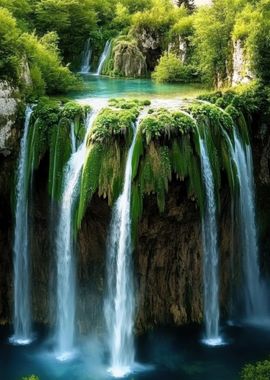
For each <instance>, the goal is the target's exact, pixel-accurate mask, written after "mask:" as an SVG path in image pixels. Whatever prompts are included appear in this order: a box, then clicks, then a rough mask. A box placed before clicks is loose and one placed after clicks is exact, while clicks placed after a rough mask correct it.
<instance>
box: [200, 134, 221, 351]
mask: <svg viewBox="0 0 270 380" xmlns="http://www.w3.org/2000/svg"><path fill="white" fill-rule="evenodd" d="M200 151H201V170H202V178H203V183H204V188H205V208H204V215H203V220H202V232H203V256H204V257H203V283H204V320H205V329H206V331H205V337H204V342H205V343H206V344H208V345H211V346H216V345H219V344H222V339H221V337H220V335H219V273H218V270H219V257H218V255H219V253H218V246H217V239H218V232H217V220H216V212H217V210H216V201H215V184H214V177H213V171H212V167H211V163H210V159H209V155H208V150H207V146H206V141H205V140H203V139H201V138H200Z"/></svg>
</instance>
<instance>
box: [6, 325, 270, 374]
mask: <svg viewBox="0 0 270 380" xmlns="http://www.w3.org/2000/svg"><path fill="white" fill-rule="evenodd" d="M42 335H43V334H42V333H40V337H39V339H37V340H36V341H35V342H34V343H33V344H32V345H31V346H28V347H14V346H10V345H9V344H8V337H9V331H7V330H4V329H2V330H1V329H0V338H1V343H0V368H1V370H0V379H1V380H19V379H21V377H22V376H26V375H31V374H36V375H38V376H39V377H40V380H103V379H110V376H109V374H108V373H107V364H106V362H107V359H106V353H105V352H104V350H103V344H102V342H101V341H99V340H98V339H96V338H93V337H85V339H84V340H83V341H81V342H80V343H79V347H80V351H79V350H78V357H77V358H76V359H74V360H73V361H71V362H63V363H61V362H58V361H57V360H56V359H55V358H54V355H53V353H52V352H51V351H50V342H49V341H48V340H46V339H45V338H44V337H42ZM44 335H45V336H46V334H44ZM224 337H225V340H227V342H228V344H227V345H224V346H220V347H216V348H211V347H207V346H205V345H203V344H202V343H201V342H200V338H201V335H200V330H199V329H198V328H196V327H193V328H192V327H190V328H186V329H184V328H181V329H175V330H158V331H155V332H151V333H149V334H147V335H145V336H143V337H140V338H139V339H138V341H137V344H136V346H137V361H138V363H140V364H139V365H138V367H137V368H136V371H137V372H136V371H135V372H134V373H133V374H131V375H130V376H129V377H128V378H127V379H128V380H180V379H181V380H238V379H239V373H240V370H241V368H242V367H243V365H244V364H245V363H247V362H252V361H254V360H259V359H267V358H268V357H269V353H270V331H264V330H258V329H253V328H240V327H230V328H226V329H225V331H224ZM254 380H255V379H254Z"/></svg>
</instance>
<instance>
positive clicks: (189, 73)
mask: <svg viewBox="0 0 270 380" xmlns="http://www.w3.org/2000/svg"><path fill="white" fill-rule="evenodd" d="M193 71H194V70H193V68H192V67H190V66H188V65H184V64H183V63H182V62H181V61H180V60H179V58H178V57H177V56H176V55H175V54H173V53H165V54H164V55H163V56H162V57H161V58H160V61H159V64H158V65H157V66H156V68H155V71H154V73H153V74H152V78H153V79H154V80H156V81H157V82H161V83H162V82H170V83H175V82H190V81H191V80H192V79H193Z"/></svg>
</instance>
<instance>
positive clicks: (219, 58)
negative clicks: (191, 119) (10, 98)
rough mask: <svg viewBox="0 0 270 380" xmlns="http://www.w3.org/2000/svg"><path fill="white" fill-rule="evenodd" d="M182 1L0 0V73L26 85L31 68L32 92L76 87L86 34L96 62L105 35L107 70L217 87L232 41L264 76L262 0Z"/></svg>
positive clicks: (227, 74)
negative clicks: (200, 3) (204, 3)
mask: <svg viewBox="0 0 270 380" xmlns="http://www.w3.org/2000/svg"><path fill="white" fill-rule="evenodd" d="M180 3H181V4H179V7H177V6H175V5H173V4H172V2H171V1H170V0H138V1H136V2H134V1H131V0H120V1H118V2H111V1H109V0H102V1H100V0H98V1H94V0H81V1H79V0H61V1H60V0H59V1H53V0H40V1H39V0H35V1H32V0H23V1H21V0H1V1H0V7H1V8H0V21H1V30H0V37H1V38H0V52H1V57H0V75H1V77H2V78H7V79H11V80H12V81H14V82H15V83H16V84H19V85H20V86H21V87H25V85H26V87H27V83H25V81H23V80H22V79H23V76H24V73H25V71H26V70H28V69H29V70H30V74H31V75H30V76H31V84H32V89H30V93H34V94H36V95H41V94H44V93H45V92H46V93H48V94H54V93H59V92H60V93H62V92H65V91H67V90H69V89H70V88H74V87H76V86H79V80H78V78H76V75H75V74H73V73H74V72H76V71H78V69H79V64H80V59H81V54H82V51H83V48H84V45H85V43H86V41H87V40H88V39H90V41H91V45H92V47H93V52H94V54H93V61H94V62H97V60H98V57H99V55H100V54H101V52H102V49H103V47H104V45H105V42H106V41H107V40H111V41H112V45H111V54H110V56H109V58H108V60H107V62H106V65H105V67H104V73H105V74H108V75H111V76H128V77H136V76H150V75H151V73H152V75H153V78H154V79H155V80H157V81H167V82H188V81H191V82H192V81H193V82H194V81H200V82H203V83H207V84H208V85H209V84H210V85H215V86H221V85H228V84H230V82H231V76H232V71H233V67H232V65H233V52H234V44H236V43H237V41H238V42H239V43H240V44H241V48H242V49H243V50H244V54H245V59H246V65H247V66H248V70H249V71H250V72H251V73H252V74H253V75H254V76H256V78H258V79H261V80H264V81H268V80H269V77H270V69H269V64H268V59H269V54H270V53H269V51H270V49H269V43H270V42H269V40H270V32H269V30H270V28H269V23H270V21H269V19H270V17H269V13H270V2H269V1H268V0H259V1H255V0H233V1H229V0H225V1H224V0H215V1H214V3H213V5H212V6H211V7H202V8H199V9H196V8H195V6H194V4H193V2H192V1H184V2H180ZM243 70H247V68H243ZM28 85H29V83H28ZM28 87H29V86H28ZM27 92H28V93H29V88H28V91H27Z"/></svg>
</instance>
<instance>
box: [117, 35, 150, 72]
mask: <svg viewBox="0 0 270 380" xmlns="http://www.w3.org/2000/svg"><path fill="white" fill-rule="evenodd" d="M114 73H116V74H117V75H121V76H125V77H141V76H144V75H145V74H146V62H145V58H144V56H143V54H142V53H141V51H140V50H139V48H138V45H137V43H136V41H119V42H118V43H117V44H116V46H115V48H114Z"/></svg>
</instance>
